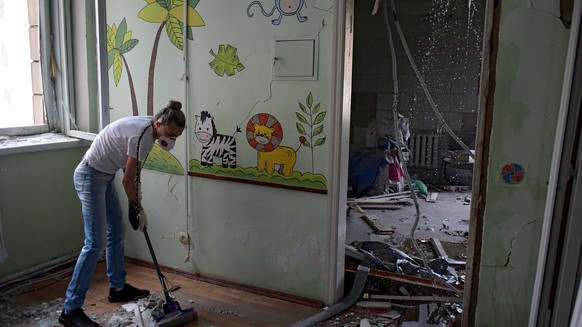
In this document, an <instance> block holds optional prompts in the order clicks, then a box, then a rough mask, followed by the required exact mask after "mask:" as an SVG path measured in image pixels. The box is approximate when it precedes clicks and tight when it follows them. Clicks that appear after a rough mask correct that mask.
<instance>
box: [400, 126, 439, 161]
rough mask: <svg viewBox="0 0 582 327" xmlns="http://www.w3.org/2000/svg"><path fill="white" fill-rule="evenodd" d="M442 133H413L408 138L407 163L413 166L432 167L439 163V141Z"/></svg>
mask: <svg viewBox="0 0 582 327" xmlns="http://www.w3.org/2000/svg"><path fill="white" fill-rule="evenodd" d="M441 139H442V135H434V134H430V133H419V134H413V135H412V136H411V137H410V139H408V149H409V150H410V152H411V153H410V158H409V160H408V165H409V166H412V167H415V168H426V169H433V168H436V167H438V166H439V164H440V154H439V153H440V151H439V143H440V141H441Z"/></svg>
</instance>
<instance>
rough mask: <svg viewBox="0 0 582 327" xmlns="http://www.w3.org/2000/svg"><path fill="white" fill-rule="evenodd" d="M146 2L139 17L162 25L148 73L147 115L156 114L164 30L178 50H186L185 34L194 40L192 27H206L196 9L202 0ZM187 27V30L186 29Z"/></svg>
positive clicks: (152, 0)
mask: <svg viewBox="0 0 582 327" xmlns="http://www.w3.org/2000/svg"><path fill="white" fill-rule="evenodd" d="M184 1H185V0H146V2H147V3H148V4H147V5H146V6H145V7H144V8H142V9H141V10H140V12H139V13H138V17H139V18H141V19H143V20H145V21H146V22H150V23H157V24H160V26H159V28H158V31H157V33H156V37H155V38H154V45H153V47H152V55H151V57H150V66H149V71H148V91H147V114H148V115H149V116H152V115H153V114H154V73H155V68H156V59H157V55H158V47H159V46H160V38H161V35H162V31H163V30H164V28H165V29H166V35H167V36H168V39H169V41H170V42H171V43H172V44H173V45H174V46H175V47H176V48H178V49H180V50H182V49H183V48H184V44H183V35H184V34H183V33H184V31H186V36H187V38H188V39H189V40H193V39H194V37H193V35H192V27H200V26H205V23H204V20H203V19H202V17H200V14H199V13H198V12H197V11H196V9H195V7H196V5H198V3H199V2H200V0H186V1H187V2H186V3H184ZM185 5H186V6H187V8H186V10H187V12H188V21H187V22H186V24H185V25H186V26H184V6H185ZM184 27H186V28H184Z"/></svg>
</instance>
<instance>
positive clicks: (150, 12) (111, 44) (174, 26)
mask: <svg viewBox="0 0 582 327" xmlns="http://www.w3.org/2000/svg"><path fill="white" fill-rule="evenodd" d="M146 2H147V3H148V4H147V5H146V6H145V7H143V8H142V9H141V10H140V12H139V13H138V17H139V18H141V19H143V20H144V21H146V22H149V23H159V24H160V27H159V28H158V30H157V33H156V36H155V38H154V40H153V46H152V52H151V56H150V65H149V70H148V81H147V109H146V115H148V116H153V115H154V105H153V103H154V81H155V68H156V59H157V54H158V49H159V46H160V38H161V35H162V31H164V29H165V30H166V35H167V37H168V40H169V41H170V43H171V44H173V45H174V46H175V47H176V48H178V49H179V50H182V49H183V47H184V45H183V41H182V39H183V32H182V29H183V26H184V1H183V0H174V1H154V0H146ZM198 3H199V0H188V2H187V4H186V5H187V6H188V8H187V10H188V21H187V22H186V27H187V29H186V33H187V38H188V39H189V40H193V36H192V27H201V26H205V23H204V20H203V19H202V17H201V16H200V14H199V13H198V12H197V11H196V9H195V7H196V5H197V4H198ZM138 43H139V40H138V39H134V38H133V37H132V32H131V30H129V31H128V29H127V23H126V20H125V18H124V19H123V20H122V21H121V23H120V24H119V26H116V25H115V23H114V24H112V25H111V26H109V25H107V69H108V70H111V68H113V80H114V81H115V86H116V87H117V86H118V85H119V80H120V79H121V76H122V74H123V67H124V66H125V70H126V72H127V80H128V83H129V90H130V98H131V107H132V114H133V115H134V116H137V115H139V109H138V104H137V97H136V93H135V86H134V81H133V78H132V76H131V72H130V70H129V64H128V63H127V60H126V59H125V56H124V55H125V54H126V53H128V52H129V51H131V50H133V49H134V48H135V47H136V46H137V44H138ZM143 168H145V169H150V170H155V171H160V172H165V173H169V174H178V175H184V167H183V166H182V164H181V163H180V161H179V160H178V159H177V158H176V157H175V156H174V155H173V154H171V153H170V152H168V151H165V150H163V149H162V148H161V147H160V146H159V145H157V144H154V148H153V149H152V151H151V152H150V154H149V156H148V158H147V160H146V161H145V162H144V166H143Z"/></svg>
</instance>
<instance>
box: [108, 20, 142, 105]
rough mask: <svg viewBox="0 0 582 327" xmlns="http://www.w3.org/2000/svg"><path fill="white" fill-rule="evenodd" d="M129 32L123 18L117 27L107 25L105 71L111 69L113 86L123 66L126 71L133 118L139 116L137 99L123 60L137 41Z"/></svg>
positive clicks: (118, 78) (117, 81) (117, 80)
mask: <svg viewBox="0 0 582 327" xmlns="http://www.w3.org/2000/svg"><path fill="white" fill-rule="evenodd" d="M131 36H132V35H131V31H128V30H127V23H126V22H125V18H124V19H123V20H122V21H121V23H120V24H119V27H117V26H116V25H115V24H113V25H111V26H109V25H107V70H109V69H111V67H113V78H114V80H115V86H118V85H119V80H120V79H121V74H122V73H123V66H125V69H126V71H127V79H128V81H129V90H130V93H131V108H132V112H133V115H134V116H137V115H139V111H138V109H137V98H136V96H135V87H134V85H133V78H132V77H131V72H130V71H129V65H128V64H127V60H125V56H124V54H125V53H128V52H129V51H131V50H132V49H133V48H135V46H136V45H137V44H138V43H139V40H138V39H132V38H131Z"/></svg>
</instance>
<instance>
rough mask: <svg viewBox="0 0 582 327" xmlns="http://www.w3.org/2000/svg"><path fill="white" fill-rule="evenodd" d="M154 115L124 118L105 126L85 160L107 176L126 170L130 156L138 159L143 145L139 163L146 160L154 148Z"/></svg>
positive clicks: (86, 154)
mask: <svg viewBox="0 0 582 327" xmlns="http://www.w3.org/2000/svg"><path fill="white" fill-rule="evenodd" d="M152 121H153V117H151V116H130V117H125V118H121V119H119V120H116V121H114V122H113V123H111V124H109V125H107V126H105V128H104V129H103V130H102V131H101V132H100V133H99V134H97V137H95V140H94V141H93V143H92V144H91V147H90V148H89V150H87V153H85V157H84V158H85V159H86V160H87V161H88V162H89V164H90V165H91V167H93V168H95V169H97V170H99V171H102V172H104V173H107V174H114V173H115V172H117V171H118V170H119V169H121V168H123V167H125V165H126V163H127V158H128V156H132V157H134V158H137V142H138V139H139V137H140V135H142V133H143V132H144V130H146V128H147V130H146V131H145V133H143V136H142V137H141V141H140V143H139V161H143V160H145V158H146V157H147V155H148V154H149V153H150V151H151V150H152V148H153V146H154V131H153V127H152Z"/></svg>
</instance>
